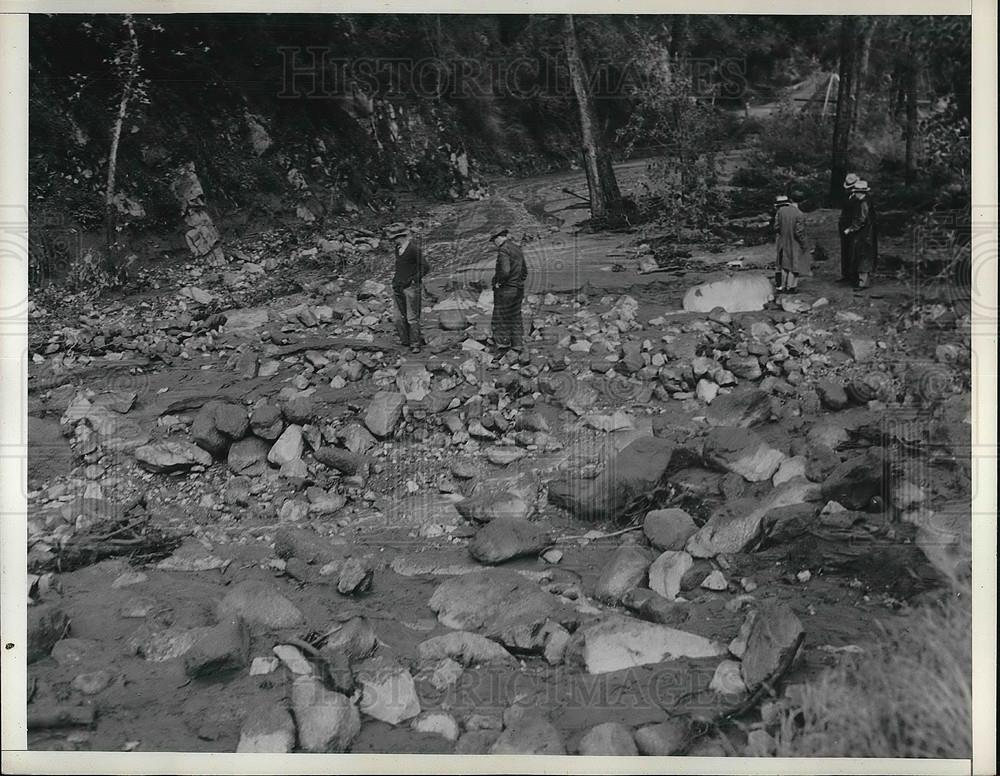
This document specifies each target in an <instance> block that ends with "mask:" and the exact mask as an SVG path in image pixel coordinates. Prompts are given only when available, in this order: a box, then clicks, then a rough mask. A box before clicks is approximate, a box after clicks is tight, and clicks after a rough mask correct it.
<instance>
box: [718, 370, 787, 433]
mask: <svg viewBox="0 0 1000 776" xmlns="http://www.w3.org/2000/svg"><path fill="white" fill-rule="evenodd" d="M758 371H759V370H758ZM705 417H706V419H707V420H708V422H709V423H710V424H712V425H713V426H731V427H735V428H750V427H751V426H759V425H760V424H762V423H766V422H767V421H768V420H770V418H771V397H770V396H769V395H768V394H767V392H765V391H762V390H759V389H754V390H750V391H733V392H732V393H727V394H726V395H725V396H719V397H718V398H716V399H715V401H713V402H712V406H711V407H710V408H709V409H708V410H707V411H706V413H705Z"/></svg>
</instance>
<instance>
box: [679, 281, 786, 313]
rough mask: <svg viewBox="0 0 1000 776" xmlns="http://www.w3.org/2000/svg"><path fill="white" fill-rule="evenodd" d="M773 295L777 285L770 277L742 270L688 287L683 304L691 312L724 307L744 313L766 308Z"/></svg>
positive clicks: (733, 311)
mask: <svg viewBox="0 0 1000 776" xmlns="http://www.w3.org/2000/svg"><path fill="white" fill-rule="evenodd" d="M772 299H774V286H773V285H772V284H771V280H770V278H768V277H767V276H766V275H748V274H741V275H735V276H734V277H730V278H725V279H724V280H716V281H714V282H712V283H703V284H701V285H698V286H695V287H694V288H690V289H688V292H687V293H686V294H684V302H683V305H684V309H685V310H687V311H688V312H696V313H708V312H711V311H712V310H713V309H715V308H716V307H721V308H722V309H723V310H725V311H726V312H730V313H743V312H751V311H754V310H763V309H764V305H765V304H767V303H768V302H769V301H770V300H772Z"/></svg>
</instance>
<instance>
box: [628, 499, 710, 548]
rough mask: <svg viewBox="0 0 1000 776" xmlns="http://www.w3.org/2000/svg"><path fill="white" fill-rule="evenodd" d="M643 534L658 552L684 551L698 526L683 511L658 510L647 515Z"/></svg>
mask: <svg viewBox="0 0 1000 776" xmlns="http://www.w3.org/2000/svg"><path fill="white" fill-rule="evenodd" d="M642 530H643V533H644V534H645V535H646V538H647V539H649V543H650V544H652V545H653V546H654V547H655V548H656V549H658V550H661V551H662V550H682V549H684V544H685V542H687V540H688V538H690V537H691V536H692V535H693V534H694V532H695V531H697V530H698V526H697V525H695V522H694V519H693V518H692V517H691V515H689V514H688V513H687V512H685V511H684V510H683V509H676V508H672V509H656V510H653V511H652V512H648V513H647V514H646V519H645V520H644V521H643V524H642Z"/></svg>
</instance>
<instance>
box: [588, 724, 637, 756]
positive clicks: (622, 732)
mask: <svg viewBox="0 0 1000 776" xmlns="http://www.w3.org/2000/svg"><path fill="white" fill-rule="evenodd" d="M578 752H579V754H582V755H595V756H614V757H631V756H634V755H637V754H639V749H638V748H637V747H636V745H635V739H633V738H632V731H631V730H630V729H629V728H627V727H625V725H623V724H621V723H620V722H605V723H603V724H601V725H595V726H594V727H592V728H591V729H590V730H588V731H587V732H586V733H585V734H584V736H583V738H581V739H580V746H579V749H578Z"/></svg>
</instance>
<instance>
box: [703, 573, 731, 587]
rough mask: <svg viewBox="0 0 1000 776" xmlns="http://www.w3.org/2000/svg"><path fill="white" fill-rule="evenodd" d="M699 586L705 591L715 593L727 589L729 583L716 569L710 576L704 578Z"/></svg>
mask: <svg viewBox="0 0 1000 776" xmlns="http://www.w3.org/2000/svg"><path fill="white" fill-rule="evenodd" d="M701 586H702V587H703V588H705V589H706V590H715V591H716V592H721V591H723V590H728V589H729V583H728V582H727V581H726V577H725V576H724V575H723V573H722V572H721V571H719V570H718V569H715V570H714V571H712V573H711V574H709V575H708V576H707V577H705V579H703V580H702V582H701Z"/></svg>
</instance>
